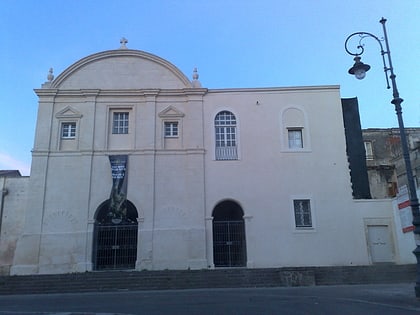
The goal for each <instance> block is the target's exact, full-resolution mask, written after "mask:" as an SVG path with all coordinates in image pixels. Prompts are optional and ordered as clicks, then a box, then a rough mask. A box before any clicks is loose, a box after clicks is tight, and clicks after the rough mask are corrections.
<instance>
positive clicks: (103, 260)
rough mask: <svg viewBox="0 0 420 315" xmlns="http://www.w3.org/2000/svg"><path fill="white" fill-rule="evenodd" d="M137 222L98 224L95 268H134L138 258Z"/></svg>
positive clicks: (96, 226) (94, 254)
mask: <svg viewBox="0 0 420 315" xmlns="http://www.w3.org/2000/svg"><path fill="white" fill-rule="evenodd" d="M137 226H138V225H137V224H127V225H117V224H104V225H102V224H96V225H95V241H94V244H95V246H94V253H93V257H94V269H95V270H105V269H114V270H115V269H134V268H135V264H136V259H137Z"/></svg>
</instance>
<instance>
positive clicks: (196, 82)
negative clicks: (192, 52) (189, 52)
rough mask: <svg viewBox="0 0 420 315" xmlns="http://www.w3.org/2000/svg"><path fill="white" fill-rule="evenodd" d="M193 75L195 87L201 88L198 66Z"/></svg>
mask: <svg viewBox="0 0 420 315" xmlns="http://www.w3.org/2000/svg"><path fill="white" fill-rule="evenodd" d="M192 77H193V81H192V85H193V87H195V88H201V83H200V81H198V77H199V75H198V71H197V68H194V71H193V76H192Z"/></svg>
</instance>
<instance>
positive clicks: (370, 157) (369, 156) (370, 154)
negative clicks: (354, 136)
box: [363, 140, 375, 161]
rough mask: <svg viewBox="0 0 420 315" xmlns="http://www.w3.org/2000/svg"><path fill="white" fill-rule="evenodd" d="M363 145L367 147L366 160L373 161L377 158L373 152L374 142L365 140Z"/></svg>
mask: <svg viewBox="0 0 420 315" xmlns="http://www.w3.org/2000/svg"><path fill="white" fill-rule="evenodd" d="M363 145H364V147H365V157H366V160H368V161H372V160H374V159H375V157H374V154H373V142H372V141H370V140H364V141H363Z"/></svg>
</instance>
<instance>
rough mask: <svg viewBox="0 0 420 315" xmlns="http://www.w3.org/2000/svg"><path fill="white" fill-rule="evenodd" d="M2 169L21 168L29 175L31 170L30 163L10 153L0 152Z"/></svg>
mask: <svg viewBox="0 0 420 315" xmlns="http://www.w3.org/2000/svg"><path fill="white" fill-rule="evenodd" d="M0 169H2V170H19V171H20V173H21V174H22V175H24V176H28V175H29V174H30V172H31V165H30V164H29V163H26V162H23V161H19V160H17V159H15V158H13V157H12V156H10V155H9V154H6V153H3V152H0Z"/></svg>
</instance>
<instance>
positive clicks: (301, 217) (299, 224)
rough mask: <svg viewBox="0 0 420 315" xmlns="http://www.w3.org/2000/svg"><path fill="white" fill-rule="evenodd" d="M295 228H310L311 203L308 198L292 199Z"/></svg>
mask: <svg viewBox="0 0 420 315" xmlns="http://www.w3.org/2000/svg"><path fill="white" fill-rule="evenodd" d="M293 207H294V212H295V226H296V228H312V227H313V225H312V213H311V203H310V200H309V199H297V200H293Z"/></svg>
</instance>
